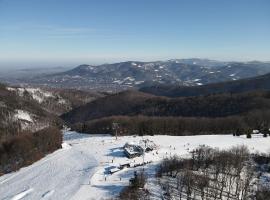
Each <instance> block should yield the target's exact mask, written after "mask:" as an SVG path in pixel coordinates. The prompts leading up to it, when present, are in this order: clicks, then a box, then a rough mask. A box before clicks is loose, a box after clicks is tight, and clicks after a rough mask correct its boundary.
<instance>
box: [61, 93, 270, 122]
mask: <svg viewBox="0 0 270 200" xmlns="http://www.w3.org/2000/svg"><path fill="white" fill-rule="evenodd" d="M262 109H263V110H267V109H270V92H251V93H241V94H220V95H208V96H199V97H186V98H167V97H157V96H153V95H149V94H145V93H142V92H137V91H126V92H122V93H118V94H114V95H110V96H107V97H104V98H100V99H98V100H95V101H93V102H90V103H88V104H86V105H84V106H81V107H78V108H76V109H74V110H72V111H71V112H68V113H66V114H64V115H63V116H62V118H63V119H64V120H65V121H67V122H69V123H76V122H85V121H89V120H93V119H98V118H103V117H109V116H117V115H126V116H137V115H144V116H159V117H161V116H163V117H169V116H170V117H180V116H181V117H210V118H213V117H226V116H232V115H241V114H245V113H247V112H250V111H253V110H262Z"/></svg>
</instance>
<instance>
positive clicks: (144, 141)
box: [143, 140, 147, 171]
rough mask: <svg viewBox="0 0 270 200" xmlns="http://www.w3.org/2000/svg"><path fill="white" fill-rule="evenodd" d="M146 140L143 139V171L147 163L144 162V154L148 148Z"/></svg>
mask: <svg viewBox="0 0 270 200" xmlns="http://www.w3.org/2000/svg"><path fill="white" fill-rule="evenodd" d="M146 142H147V141H146V140H143V143H144V148H143V171H144V165H145V162H144V155H145V149H146Z"/></svg>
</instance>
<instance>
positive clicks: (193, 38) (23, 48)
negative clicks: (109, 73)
mask: <svg viewBox="0 0 270 200" xmlns="http://www.w3.org/2000/svg"><path fill="white" fill-rule="evenodd" d="M188 57H201V58H212V59H220V60H255V59H257V60H270V0H0V66H8V65H12V66H14V65H44V66H45V65H48V66H49V65H50V66H53V65H73V64H79V63H90V64H91V63H104V62H114V61H124V60H160V59H171V58H188Z"/></svg>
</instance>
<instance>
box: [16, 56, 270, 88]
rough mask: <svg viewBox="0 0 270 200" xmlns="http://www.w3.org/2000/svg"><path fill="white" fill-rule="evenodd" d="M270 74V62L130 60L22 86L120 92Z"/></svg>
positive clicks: (86, 67) (34, 80)
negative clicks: (162, 85)
mask: <svg viewBox="0 0 270 200" xmlns="http://www.w3.org/2000/svg"><path fill="white" fill-rule="evenodd" d="M268 72H270V63H268V62H259V61H253V62H220V61H214V60H207V59H197V58H193V59H174V60H168V61H155V62H139V61H127V62H121V63H114V64H103V65H99V66H94V65H86V64H84V65H80V66H78V67H76V68H74V69H71V70H68V71H64V72H60V73H53V74H49V75H42V76H36V77H32V78H30V79H29V78H21V79H20V81H19V82H20V83H26V84H30V85H37V86H49V87H58V88H60V87H61V88H63V87H64V88H76V89H91V90H98V91H112V92H115V91H121V90H125V89H130V88H140V87H145V86H151V85H156V84H173V85H179V86H198V85H205V84H209V83H217V82H223V81H230V80H238V79H243V78H249V77H253V76H258V75H263V74H266V73H268Z"/></svg>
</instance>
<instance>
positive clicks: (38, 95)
mask: <svg viewBox="0 0 270 200" xmlns="http://www.w3.org/2000/svg"><path fill="white" fill-rule="evenodd" d="M78 77H79V76H74V77H73V78H78ZM7 90H9V91H13V92H17V94H18V95H19V96H21V97H23V96H24V95H25V92H27V93H29V94H30V95H31V97H32V98H33V99H34V100H35V101H37V102H38V103H43V102H44V101H45V100H46V99H48V98H54V99H56V98H57V99H59V100H58V103H60V104H65V103H66V101H65V100H64V99H63V98H61V97H60V96H58V97H57V96H55V95H54V94H53V93H51V92H48V91H45V90H42V89H40V88H12V87H7Z"/></svg>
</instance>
